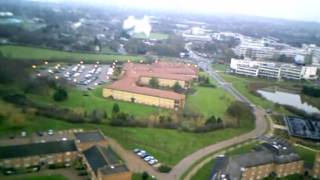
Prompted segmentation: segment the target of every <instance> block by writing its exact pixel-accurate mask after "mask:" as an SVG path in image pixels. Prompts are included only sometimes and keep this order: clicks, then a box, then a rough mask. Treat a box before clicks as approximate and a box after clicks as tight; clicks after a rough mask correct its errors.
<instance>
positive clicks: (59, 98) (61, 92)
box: [53, 88, 68, 101]
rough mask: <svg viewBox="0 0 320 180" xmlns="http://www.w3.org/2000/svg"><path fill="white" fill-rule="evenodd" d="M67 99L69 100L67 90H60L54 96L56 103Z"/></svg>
mask: <svg viewBox="0 0 320 180" xmlns="http://www.w3.org/2000/svg"><path fill="white" fill-rule="evenodd" d="M66 99H68V93H67V91H66V90H65V89H62V88H58V89H57V90H56V91H55V92H54V94H53V100H55V101H65V100H66Z"/></svg>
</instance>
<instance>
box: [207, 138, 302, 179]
mask: <svg viewBox="0 0 320 180" xmlns="http://www.w3.org/2000/svg"><path fill="white" fill-rule="evenodd" d="M216 160H217V161H215V163H214V165H213V170H212V174H211V180H229V179H230V180H240V179H242V180H252V179H254V180H256V179H263V178H264V177H267V176H269V175H270V174H274V175H275V176H277V177H283V176H287V175H291V174H300V173H302V172H303V161H302V160H301V159H300V157H299V155H298V154H296V153H295V152H294V151H293V150H292V149H291V147H290V146H289V145H288V144H286V143H284V142H277V141H273V142H265V143H263V144H262V145H261V146H259V148H258V150H256V151H254V152H251V153H247V154H242V155H236V156H233V157H223V156H220V157H217V158H216Z"/></svg>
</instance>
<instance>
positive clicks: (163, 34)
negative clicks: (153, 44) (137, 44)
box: [133, 33, 169, 40]
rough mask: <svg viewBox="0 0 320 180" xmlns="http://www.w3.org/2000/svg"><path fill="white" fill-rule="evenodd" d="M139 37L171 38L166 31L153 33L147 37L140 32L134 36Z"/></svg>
mask: <svg viewBox="0 0 320 180" xmlns="http://www.w3.org/2000/svg"><path fill="white" fill-rule="evenodd" d="M133 37H134V38H137V39H155V40H165V39H168V38H169V35H168V34H165V33H151V34H150V36H149V37H147V36H146V35H145V34H144V33H138V34H135V35H134V36H133Z"/></svg>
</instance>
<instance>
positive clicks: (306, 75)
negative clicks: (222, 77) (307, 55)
mask: <svg viewBox="0 0 320 180" xmlns="http://www.w3.org/2000/svg"><path fill="white" fill-rule="evenodd" d="M230 69H231V71H232V72H233V73H236V74H240V75H245V76H252V77H264V78H272V79H288V80H301V79H307V80H314V79H317V78H318V76H317V70H318V68H317V67H315V66H296V65H293V64H284V63H274V62H267V61H253V60H251V59H244V60H242V59H231V62H230Z"/></svg>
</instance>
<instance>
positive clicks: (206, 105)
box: [186, 86, 234, 118]
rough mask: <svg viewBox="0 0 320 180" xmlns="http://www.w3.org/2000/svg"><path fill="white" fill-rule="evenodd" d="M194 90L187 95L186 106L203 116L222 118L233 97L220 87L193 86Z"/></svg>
mask: <svg viewBox="0 0 320 180" xmlns="http://www.w3.org/2000/svg"><path fill="white" fill-rule="evenodd" d="M195 89H196V92H195V93H194V94H192V95H189V96H188V97H187V104H186V105H187V106H189V107H190V109H192V110H194V111H196V112H200V113H202V114H203V115H204V116H205V117H209V116H211V115H215V116H216V117H221V118H223V116H224V113H225V111H226V110H227V108H228V107H229V105H230V104H231V103H232V101H234V98H233V97H232V96H231V95H230V94H228V93H227V92H225V91H224V90H223V89H221V88H210V87H200V86H196V87H195Z"/></svg>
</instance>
